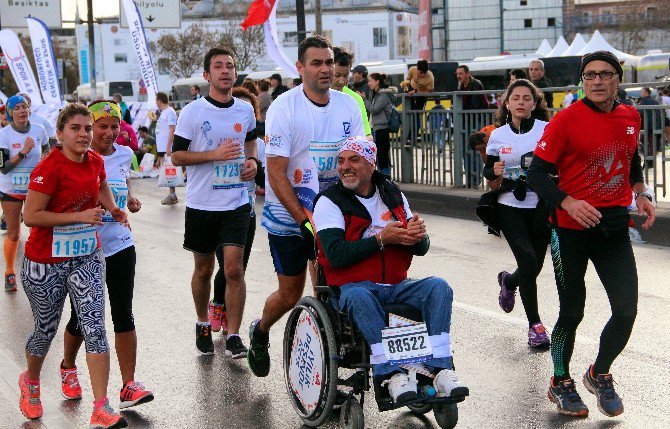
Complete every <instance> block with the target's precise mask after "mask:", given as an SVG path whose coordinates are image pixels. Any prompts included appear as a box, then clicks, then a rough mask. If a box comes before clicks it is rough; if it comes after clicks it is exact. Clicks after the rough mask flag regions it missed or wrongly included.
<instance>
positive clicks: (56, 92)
mask: <svg viewBox="0 0 670 429" xmlns="http://www.w3.org/2000/svg"><path fill="white" fill-rule="evenodd" d="M26 21H27V22H28V30H30V40H31V41H32V42H33V54H34V55H35V68H36V69H37V79H38V80H39V83H40V90H41V91H42V98H43V99H44V102H45V103H46V104H57V105H59V106H60V104H61V102H62V100H63V98H62V96H61V93H60V82H59V80H58V68H57V67H56V55H55V54H54V48H53V44H52V43H51V32H50V31H49V29H48V28H47V26H46V24H44V22H43V21H41V20H39V19H37V18H32V17H27V18H26Z"/></svg>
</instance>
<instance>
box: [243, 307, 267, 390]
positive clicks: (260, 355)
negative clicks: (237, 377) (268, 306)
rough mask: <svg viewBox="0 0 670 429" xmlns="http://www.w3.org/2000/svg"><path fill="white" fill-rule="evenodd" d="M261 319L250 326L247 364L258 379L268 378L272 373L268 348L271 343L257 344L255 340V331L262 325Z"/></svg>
mask: <svg viewBox="0 0 670 429" xmlns="http://www.w3.org/2000/svg"><path fill="white" fill-rule="evenodd" d="M260 321H261V320H260V319H256V320H254V321H253V322H251V326H249V351H247V363H248V364H249V369H251V372H253V373H254V375H255V376H256V377H267V375H268V374H269V373H270V354H269V353H268V348H270V344H269V343H261V342H256V341H255V340H254V329H255V328H256V325H257V324H258V323H260Z"/></svg>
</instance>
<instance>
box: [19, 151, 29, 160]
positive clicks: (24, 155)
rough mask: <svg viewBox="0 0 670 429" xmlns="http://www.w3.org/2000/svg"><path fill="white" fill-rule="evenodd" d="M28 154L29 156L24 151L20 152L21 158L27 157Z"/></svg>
mask: <svg viewBox="0 0 670 429" xmlns="http://www.w3.org/2000/svg"><path fill="white" fill-rule="evenodd" d="M26 156H28V155H26V154H25V153H23V152H19V158H21V159H25V157H26Z"/></svg>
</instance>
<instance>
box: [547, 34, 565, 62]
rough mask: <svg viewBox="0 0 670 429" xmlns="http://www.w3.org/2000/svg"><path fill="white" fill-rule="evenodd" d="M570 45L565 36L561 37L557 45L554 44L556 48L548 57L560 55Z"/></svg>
mask: <svg viewBox="0 0 670 429" xmlns="http://www.w3.org/2000/svg"><path fill="white" fill-rule="evenodd" d="M569 47H570V45H568V42H566V41H565V39H564V38H563V36H561V37H559V38H558V40H557V41H556V45H555V46H554V49H552V50H551V52H549V53H548V54H547V55H546V56H547V57H560V56H561V54H562V53H563V52H565V51H567V50H568V48H569Z"/></svg>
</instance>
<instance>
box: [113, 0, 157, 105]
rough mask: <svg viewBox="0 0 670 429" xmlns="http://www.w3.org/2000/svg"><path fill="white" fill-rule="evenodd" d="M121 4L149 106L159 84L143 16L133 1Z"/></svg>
mask: <svg viewBox="0 0 670 429" xmlns="http://www.w3.org/2000/svg"><path fill="white" fill-rule="evenodd" d="M121 2H122V3H123V11H124V12H125V14H126V20H127V21H128V29H129V30H130V37H131V38H132V42H133V47H134V48H135V54H137V61H138V62H139V63H140V72H141V73H142V80H143V81H144V85H145V86H146V90H147V97H148V102H149V104H153V103H154V100H155V99H156V93H157V92H158V83H157V82H156V71H155V70H154V65H153V63H152V62H151V53H150V52H149V45H148V44H147V36H146V34H145V33H144V25H143V24H142V16H141V14H140V11H139V9H138V8H137V5H136V4H135V2H134V1H133V0H121Z"/></svg>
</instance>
